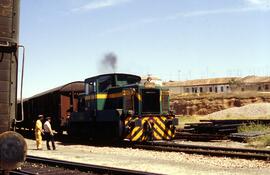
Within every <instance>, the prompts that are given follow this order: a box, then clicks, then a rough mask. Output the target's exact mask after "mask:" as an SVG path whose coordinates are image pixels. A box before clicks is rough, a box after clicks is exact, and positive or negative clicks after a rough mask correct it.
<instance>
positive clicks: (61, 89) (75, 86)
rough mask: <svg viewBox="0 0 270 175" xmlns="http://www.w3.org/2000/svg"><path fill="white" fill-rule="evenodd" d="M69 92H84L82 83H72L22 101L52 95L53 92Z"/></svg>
mask: <svg viewBox="0 0 270 175" xmlns="http://www.w3.org/2000/svg"><path fill="white" fill-rule="evenodd" d="M71 91H75V92H83V91H84V82H83V81H74V82H71V83H68V84H65V85H62V86H59V87H56V88H53V89H50V90H47V91H44V92H41V93H39V94H36V95H34V96H32V97H29V98H26V99H24V100H29V99H32V98H37V97H40V96H43V95H46V94H50V93H54V92H71Z"/></svg>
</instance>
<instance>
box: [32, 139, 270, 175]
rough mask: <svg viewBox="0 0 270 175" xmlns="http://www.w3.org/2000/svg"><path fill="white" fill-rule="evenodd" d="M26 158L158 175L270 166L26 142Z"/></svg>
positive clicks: (268, 167)
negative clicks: (51, 148) (52, 148)
mask: <svg viewBox="0 0 270 175" xmlns="http://www.w3.org/2000/svg"><path fill="white" fill-rule="evenodd" d="M27 144H28V155H33V156H41V157H47V158H53V159H60V160H66V161H73V162H81V163H88V164H96V165H103V166H111V167H117V168H125V169H134V170H140V171H147V172H155V173H161V174H254V175H255V174H270V162H265V161H259V160H244V159H231V158H220V157H219V158H218V157H208V156H202V155H191V154H185V153H174V152H156V151H147V150H139V149H131V148H115V147H107V146H104V147H101V146H99V147H95V146H88V145H77V144H73V145H68V144H66V145H65V144H63V143H60V142H56V146H57V150H55V151H48V150H46V149H44V148H45V142H44V143H43V150H36V149H35V148H36V145H35V141H34V140H29V139H27Z"/></svg>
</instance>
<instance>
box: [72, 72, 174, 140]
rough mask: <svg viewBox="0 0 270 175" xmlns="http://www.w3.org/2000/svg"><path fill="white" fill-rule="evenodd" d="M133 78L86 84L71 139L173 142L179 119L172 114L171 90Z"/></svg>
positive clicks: (104, 77)
mask: <svg viewBox="0 0 270 175" xmlns="http://www.w3.org/2000/svg"><path fill="white" fill-rule="evenodd" d="M140 82H141V78H140V77H139V76H136V75H131V74H120V73H114V74H104V75H99V76H95V77H92V78H88V79H86V80H85V92H84V94H82V95H81V96H79V100H78V101H79V104H78V112H72V113H71V116H70V118H69V120H68V126H67V131H68V134H69V135H77V136H85V137H92V138H94V139H98V140H124V139H127V140H130V141H137V142H140V141H149V140H171V139H173V138H174V135H175V125H177V124H178V119H177V118H175V116H174V115H173V114H171V113H170V109H169V91H168V89H166V88H164V87H162V86H159V85H156V84H155V83H153V82H151V81H150V79H148V80H147V81H146V82H145V83H143V84H142V83H140Z"/></svg>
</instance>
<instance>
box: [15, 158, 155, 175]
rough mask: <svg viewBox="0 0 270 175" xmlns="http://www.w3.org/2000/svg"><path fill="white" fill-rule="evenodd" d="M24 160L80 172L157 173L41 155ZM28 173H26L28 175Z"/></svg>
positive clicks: (23, 174) (144, 174)
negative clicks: (49, 157)
mask: <svg viewBox="0 0 270 175" xmlns="http://www.w3.org/2000/svg"><path fill="white" fill-rule="evenodd" d="M26 161H27V162H29V163H40V164H46V165H48V166H54V167H55V166H57V167H62V168H66V169H71V170H79V171H81V172H92V173H97V174H111V175H113V174H117V175H124V174H131V175H146V174H147V175H148V174H150V175H157V173H151V172H143V171H136V170H128V169H121V168H113V167H107V166H100V165H93V164H84V163H76V162H68V161H63V160H56V159H48V158H43V157H36V156H27V157H26ZM10 173H11V174H16V173H17V174H21V175H26V174H27V173H29V174H31V172H28V171H23V170H17V171H12V172H10ZM29 174H28V175H29Z"/></svg>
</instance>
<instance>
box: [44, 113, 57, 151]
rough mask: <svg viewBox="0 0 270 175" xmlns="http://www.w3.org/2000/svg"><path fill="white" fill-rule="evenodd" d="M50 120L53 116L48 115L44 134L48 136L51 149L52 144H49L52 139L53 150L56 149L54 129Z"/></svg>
mask: <svg viewBox="0 0 270 175" xmlns="http://www.w3.org/2000/svg"><path fill="white" fill-rule="evenodd" d="M50 122H51V117H47V118H46V122H45V123H44V134H45V138H46V144H47V149H48V150H51V148H50V144H49V142H50V141H51V142H52V147H53V150H55V144H54V138H53V130H52V127H51V123H50Z"/></svg>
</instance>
